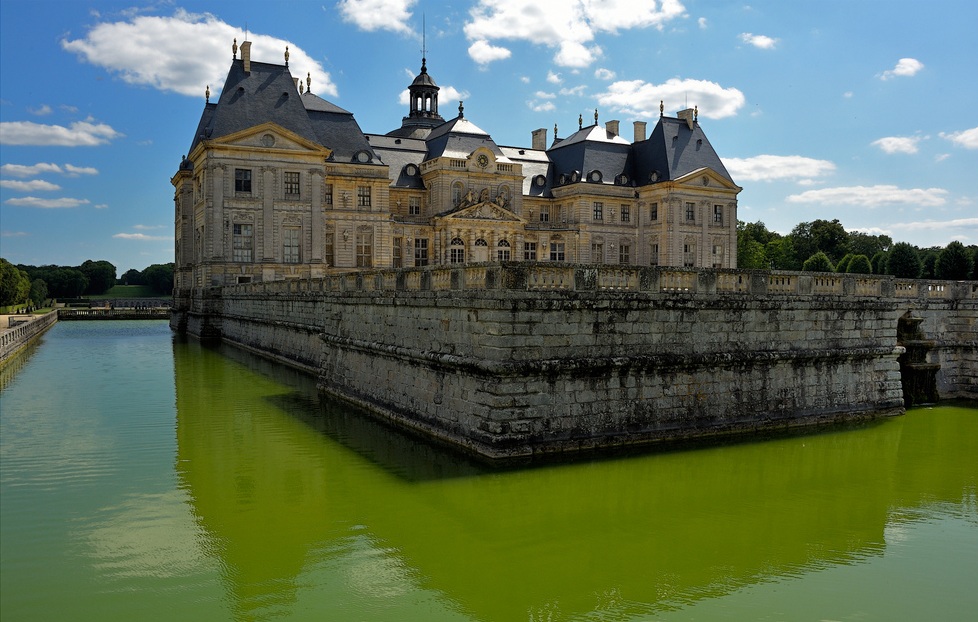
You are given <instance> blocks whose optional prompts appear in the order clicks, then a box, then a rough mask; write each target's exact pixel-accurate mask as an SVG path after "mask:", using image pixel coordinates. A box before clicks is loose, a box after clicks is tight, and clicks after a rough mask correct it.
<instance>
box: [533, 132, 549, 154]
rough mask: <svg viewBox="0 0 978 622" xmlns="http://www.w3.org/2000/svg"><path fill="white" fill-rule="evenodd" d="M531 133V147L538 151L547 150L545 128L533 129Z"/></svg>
mask: <svg viewBox="0 0 978 622" xmlns="http://www.w3.org/2000/svg"><path fill="white" fill-rule="evenodd" d="M532 135H533V143H532V144H531V146H532V147H533V149H536V150H538V151H546V150H547V128H545V127H541V128H540V129H538V130H533V132H532Z"/></svg>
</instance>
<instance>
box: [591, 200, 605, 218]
mask: <svg viewBox="0 0 978 622" xmlns="http://www.w3.org/2000/svg"><path fill="white" fill-rule="evenodd" d="M591 220H604V203H602V202H601V201H595V202H594V209H593V211H592V213H591Z"/></svg>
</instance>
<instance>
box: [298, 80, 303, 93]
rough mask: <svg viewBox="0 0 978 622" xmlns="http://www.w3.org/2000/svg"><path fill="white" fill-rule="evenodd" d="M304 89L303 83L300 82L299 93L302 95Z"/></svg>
mask: <svg viewBox="0 0 978 622" xmlns="http://www.w3.org/2000/svg"><path fill="white" fill-rule="evenodd" d="M302 90H303V84H302V83H301V82H300V83H299V95H302Z"/></svg>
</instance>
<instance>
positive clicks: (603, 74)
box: [594, 67, 615, 80]
mask: <svg viewBox="0 0 978 622" xmlns="http://www.w3.org/2000/svg"><path fill="white" fill-rule="evenodd" d="M594 77H595V78H597V79H598V80H614V79H615V72H614V71H612V70H610V69H605V68H604V67H601V68H599V69H595V70H594Z"/></svg>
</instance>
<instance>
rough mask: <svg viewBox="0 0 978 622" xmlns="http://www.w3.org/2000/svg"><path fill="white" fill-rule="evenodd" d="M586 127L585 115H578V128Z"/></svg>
mask: <svg viewBox="0 0 978 622" xmlns="http://www.w3.org/2000/svg"><path fill="white" fill-rule="evenodd" d="M582 127H584V115H580V114H579V115H577V129H581V128H582Z"/></svg>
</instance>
